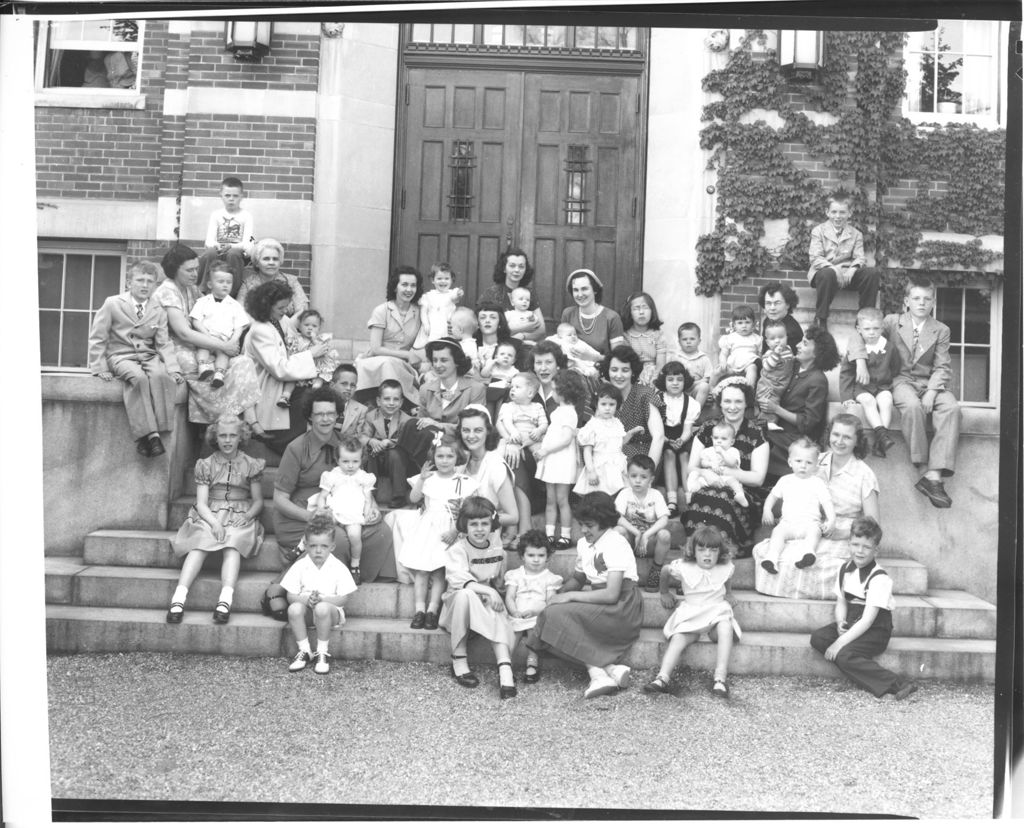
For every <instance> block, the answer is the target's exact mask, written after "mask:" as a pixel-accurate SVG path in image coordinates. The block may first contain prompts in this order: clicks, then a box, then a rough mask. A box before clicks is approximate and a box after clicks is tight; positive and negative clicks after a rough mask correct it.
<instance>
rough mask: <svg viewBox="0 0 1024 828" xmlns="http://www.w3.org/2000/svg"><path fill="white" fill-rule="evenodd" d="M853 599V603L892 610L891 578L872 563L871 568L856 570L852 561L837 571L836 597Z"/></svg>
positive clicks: (893, 603) (875, 562)
mask: <svg viewBox="0 0 1024 828" xmlns="http://www.w3.org/2000/svg"><path fill="white" fill-rule="evenodd" d="M844 593H845V594H846V595H847V596H848V597H852V598H853V603H857V604H860V603H863V604H864V605H865V606H868V607H878V609H885V610H889V611H890V612H891V611H892V610H893V608H894V606H895V602H894V601H893V597H892V578H890V577H889V573H888V572H886V571H885V570H884V569H882V568H881V567H880V566H879V565H878V561H877V560H875V561H872V562H871V566H869V567H868V566H866V567H862V568H860V569H858V568H857V567H856V565H855V564H854V563H853V561H852V560H851V561H849V562H848V563H846V564H844V565H843V567H842V568H841V569H840V570H839V577H838V579H837V582H836V597H837V598H838V597H842V596H843V594H844Z"/></svg>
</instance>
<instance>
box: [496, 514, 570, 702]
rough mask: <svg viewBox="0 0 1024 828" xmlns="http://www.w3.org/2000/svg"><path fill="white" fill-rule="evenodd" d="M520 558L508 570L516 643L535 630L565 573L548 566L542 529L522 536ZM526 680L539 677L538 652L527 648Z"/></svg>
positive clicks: (507, 590)
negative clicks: (516, 563)
mask: <svg viewBox="0 0 1024 828" xmlns="http://www.w3.org/2000/svg"><path fill="white" fill-rule="evenodd" d="M518 549H519V558H520V560H522V562H523V565H522V566H521V567H519V568H518V569H512V570H509V571H508V572H506V573H505V608H506V609H507V610H508V616H509V618H510V619H511V622H512V629H513V630H515V631H516V635H517V643H518V641H522V640H523V639H524V638H526V631H527V630H532V629H533V627H534V625H536V623H537V616H538V615H540V614H541V613H542V612H543V611H544V608H545V607H546V606H547V605H548V602H549V601H550V600H551V598H552V596H554V594H555V593H556V592H558V590H559V588H561V586H562V576H561V575H556V574H555V573H554V572H552V571H551V570H550V569H548V561H549V560H550V558H551V545H550V544H549V543H548V539H547V538H546V537H545V536H544V533H543V532H541V531H540V530H539V529H530V530H528V531H526V532H524V533H523V534H522V535H520V536H519V543H518ZM527 652H528V655H527V657H526V681H527V682H529V683H531V684H532V683H534V682H536V681H537V680H538V679H539V678H540V666H539V662H538V661H537V654H536V653H535V652H533V650H528V651H527Z"/></svg>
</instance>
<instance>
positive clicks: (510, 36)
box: [505, 26, 523, 46]
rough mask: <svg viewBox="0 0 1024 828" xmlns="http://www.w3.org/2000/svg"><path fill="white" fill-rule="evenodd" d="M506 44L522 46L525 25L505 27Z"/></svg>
mask: <svg viewBox="0 0 1024 828" xmlns="http://www.w3.org/2000/svg"><path fill="white" fill-rule="evenodd" d="M505 45H506V46H522V45H523V27H522V26H506V27H505Z"/></svg>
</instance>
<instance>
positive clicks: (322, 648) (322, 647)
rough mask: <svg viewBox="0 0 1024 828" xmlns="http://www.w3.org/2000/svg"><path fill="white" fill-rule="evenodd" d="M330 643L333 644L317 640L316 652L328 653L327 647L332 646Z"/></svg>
mask: <svg viewBox="0 0 1024 828" xmlns="http://www.w3.org/2000/svg"><path fill="white" fill-rule="evenodd" d="M330 643H331V642H330V641H321V640H320V639H319V638H318V639H317V640H316V651H317V652H318V653H326V652H327V645H328V644H330Z"/></svg>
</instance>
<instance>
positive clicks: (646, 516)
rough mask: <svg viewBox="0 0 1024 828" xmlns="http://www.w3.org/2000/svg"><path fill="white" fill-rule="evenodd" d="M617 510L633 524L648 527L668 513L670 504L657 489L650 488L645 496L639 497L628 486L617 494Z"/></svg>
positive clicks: (638, 526) (642, 527)
mask: <svg viewBox="0 0 1024 828" xmlns="http://www.w3.org/2000/svg"><path fill="white" fill-rule="evenodd" d="M615 511H616V512H618V513H619V514H620V515H622V516H623V517H624V518H625V519H626V520H628V521H629V522H630V523H631V524H633V526H636V527H637V528H641V529H648V528H650V526H651V525H652V524H653V523H654V522H655V521H656V520H660V519H661V518H663V517H666V516H667V515H668V504H667V503H665V498H664V496H662V494H661V492H659V491H658V490H657V489H654V488H651V489H648V490H647V494H646V495H645V496H644V497H643V498H638V497H637V496H636V495H635V494H633V490H632V489H630V488H629V487H628V486H627V487H626V488H625V489H623V490H622V491H620V492H619V493H618V494H617V495H616V496H615Z"/></svg>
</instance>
